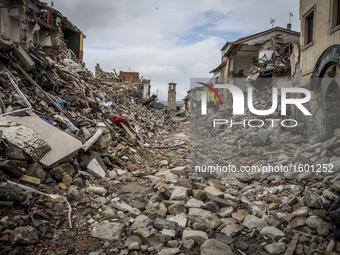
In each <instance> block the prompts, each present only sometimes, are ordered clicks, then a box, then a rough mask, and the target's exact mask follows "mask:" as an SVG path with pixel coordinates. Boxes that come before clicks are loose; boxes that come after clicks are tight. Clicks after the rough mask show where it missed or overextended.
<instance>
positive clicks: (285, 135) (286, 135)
mask: <svg viewBox="0 0 340 255" xmlns="http://www.w3.org/2000/svg"><path fill="white" fill-rule="evenodd" d="M291 137H292V134H291V133H290V132H285V133H283V134H281V135H280V137H279V141H280V143H289V139H290V138H291Z"/></svg>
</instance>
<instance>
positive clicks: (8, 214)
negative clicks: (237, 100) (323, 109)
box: [0, 27, 340, 255]
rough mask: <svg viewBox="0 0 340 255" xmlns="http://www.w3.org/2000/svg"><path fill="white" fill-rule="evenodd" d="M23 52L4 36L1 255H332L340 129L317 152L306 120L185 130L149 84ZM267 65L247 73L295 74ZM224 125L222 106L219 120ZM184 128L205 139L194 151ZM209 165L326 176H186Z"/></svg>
mask: <svg viewBox="0 0 340 255" xmlns="http://www.w3.org/2000/svg"><path fill="white" fill-rule="evenodd" d="M59 28H60V27H59ZM290 47H291V45H290V44H280V45H275V48H276V50H277V51H278V52H279V56H281V58H280V59H278V61H279V62H282V61H283V62H287V61H288V52H289V49H290ZM25 49H26V48H25V47H22V46H20V45H18V44H15V43H13V42H11V41H9V40H6V39H3V38H2V39H0V51H1V54H0V58H1V62H2V61H4V63H3V65H0V88H1V90H0V99H1V100H0V109H1V115H2V116H1V117H0V124H1V125H0V126H1V127H0V131H1V146H0V151H1V159H0V200H1V201H0V206H1V211H0V214H1V217H0V253H5V254H23V253H25V252H30V253H31V254H52V252H53V251H54V250H56V249H57V250H58V252H59V253H58V254H121V255H122V254H204V255H210V254H212V255H214V254H216V255H218V254H241V255H244V254H251V255H254V254H285V252H287V251H288V252H289V253H288V254H294V253H293V252H295V254H336V253H337V252H339V251H340V244H339V242H336V241H334V240H332V239H333V238H334V236H333V232H332V230H331V229H330V228H329V224H328V223H329V222H330V220H331V219H330V218H329V215H328V214H327V210H328V209H329V208H330V206H331V205H332V204H333V202H334V201H336V200H337V199H338V197H339V195H340V181H339V180H338V174H339V173H338V172H339V169H340V140H339V130H336V132H335V135H334V136H332V137H330V138H328V139H326V140H325V141H321V140H319V139H317V138H316V136H314V135H313V134H311V135H310V136H306V135H305V134H304V132H303V129H304V124H303V123H302V124H299V125H298V126H297V127H296V128H294V129H289V128H286V127H282V126H279V125H277V126H275V127H272V126H271V125H270V124H269V123H267V122H265V123H266V124H265V126H264V127H263V128H261V129H256V128H252V127H247V128H244V129H239V128H238V126H236V127H231V128H229V127H228V128H226V127H225V126H222V125H221V126H220V128H215V129H213V128H212V126H213V123H212V122H213V121H212V119H211V118H210V119H209V118H207V119H205V120H204V121H203V122H201V120H197V119H198V118H197V116H198V115H199V114H198V113H197V112H195V111H191V112H190V121H191V123H190V125H189V122H188V120H189V118H188V117H187V116H186V113H185V114H184V113H180V114H178V115H177V116H176V114H174V115H164V113H163V112H162V111H159V110H156V109H154V108H153V103H152V102H153V101H155V100H156V96H151V97H147V98H144V97H143V93H142V92H143V88H144V86H146V84H147V83H148V84H149V83H150V80H145V79H138V80H136V81H132V80H131V81H125V80H124V79H122V77H121V76H119V75H117V74H116V73H105V72H103V71H102V70H101V69H100V67H99V65H98V66H97V67H96V71H98V75H96V78H94V77H93V74H92V73H91V72H90V71H88V70H87V69H86V68H85V67H84V63H82V62H81V61H79V60H78V59H77V58H75V57H74V56H73V55H72V54H70V52H68V51H65V49H61V50H60V51H58V50H54V51H51V52H49V53H48V54H47V53H46V52H44V51H42V49H41V48H39V47H37V48H28V50H27V51H26V50H25ZM12 55H13V56H14V57H15V59H17V61H16V60H15V59H14V58H13V59H12V58H11V57H10V56H12ZM6 59H7V61H6ZM287 63H288V62H287ZM268 66H269V67H270V68H267V67H268ZM43 67H44V68H43ZM267 67H266V66H265V65H264V64H261V65H256V68H255V67H254V68H255V69H256V71H254V72H253V73H252V74H251V76H252V77H253V76H256V77H257V75H258V74H259V73H261V75H266V74H271V73H275V74H277V75H278V74H280V73H285V74H286V73H287V72H288V71H289V68H288V67H287V66H286V65H285V66H282V63H281V64H277V63H267ZM255 69H254V70H255ZM46 70H47V71H46ZM250 78H251V77H250ZM253 78H254V77H253ZM12 82H13V83H14V84H15V85H16V86H13V83H12ZM149 85H150V84H149ZM270 91H271V90H270V89H269V88H260V89H259V91H256V92H255V91H254V95H253V96H254V98H255V99H256V100H255V102H254V107H255V108H256V109H260V108H261V107H262V108H265V109H268V108H270V106H271V105H270V104H271V100H269V99H270V98H271V92H270ZM26 101H27V102H26ZM28 108H29V110H27V109H28ZM290 110H291V109H290ZM225 116H231V114H230V112H229V111H228V110H225V109H220V110H218V111H216V113H214V118H215V119H218V118H220V119H224V118H225ZM247 117H249V118H248V119H250V118H251V114H249V113H246V115H245V118H247ZM270 117H272V118H273V119H280V116H279V115H278V114H276V113H275V114H273V116H270ZM270 117H268V116H265V117H263V118H262V117H261V116H260V117H258V118H260V120H262V121H265V119H268V118H270ZM234 121H235V122H241V121H242V119H241V117H239V116H234ZM196 124H197V125H196ZM190 129H192V130H194V131H197V130H198V131H199V132H197V134H199V137H198V138H197V137H190V139H191V141H189V130H190ZM221 141H223V143H222V145H221ZM216 142H218V144H219V147H217V146H216ZM200 144H206V145H207V147H206V148H205V150H200V149H198V146H199V145H200ZM189 146H190V147H189ZM216 148H219V149H218V150H217V149H216ZM210 152H211V154H209V153H210ZM216 155H218V156H220V158H221V159H223V160H226V161H227V162H229V163H230V165H232V166H240V165H248V166H251V165H261V164H262V165H266V164H268V163H271V164H272V165H273V166H279V165H282V166H289V165H291V166H296V167H297V169H298V170H299V167H300V166H301V165H302V166H305V165H307V164H309V165H310V166H314V167H316V166H317V165H321V166H324V165H326V166H328V165H329V164H332V166H333V172H332V173H330V172H329V173H324V175H322V174H320V173H319V172H313V173H312V172H311V171H302V170H301V169H300V170H301V171H294V172H292V171H291V172H288V173H286V175H281V174H275V173H274V174H273V173H272V172H271V173H269V172H268V173H254V174H235V175H232V174H230V175H219V174H216V173H211V174H210V173H205V174H198V173H197V172H195V171H192V169H191V168H190V164H189V163H190V160H192V159H193V158H195V159H196V158H199V159H200V156H203V159H204V160H205V161H207V162H210V161H209V160H210V158H209V157H210V156H214V157H215V156H216ZM226 161H224V162H226ZM212 162H213V161H212ZM201 163H202V162H201ZM201 165H203V163H202V164H201ZM19 183H23V184H28V185H30V186H33V187H35V188H36V189H38V190H41V191H43V192H45V193H39V192H36V193H35V192H33V191H32V190H23V189H22V188H21V187H20V186H19V185H18V184H19ZM43 194H49V195H50V196H46V195H43ZM53 195H59V196H58V198H56V197H55V198H54V197H53ZM60 196H63V197H64V198H67V200H68V202H69V204H70V206H71V208H72V210H69V208H68V204H67V203H66V201H65V200H63V199H62V197H60ZM68 218H70V220H71V222H72V224H69V219H68ZM296 233H299V235H300V237H299V238H298V239H297V238H296V240H293V237H294V236H296V235H295V234H296ZM292 240H293V241H292ZM290 244H292V245H290ZM288 247H290V248H291V250H293V251H289V249H290V248H288Z"/></svg>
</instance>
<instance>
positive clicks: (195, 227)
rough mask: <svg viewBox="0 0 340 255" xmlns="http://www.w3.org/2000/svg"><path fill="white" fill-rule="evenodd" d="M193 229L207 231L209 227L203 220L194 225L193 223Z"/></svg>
mask: <svg viewBox="0 0 340 255" xmlns="http://www.w3.org/2000/svg"><path fill="white" fill-rule="evenodd" d="M192 229H193V230H201V231H206V229H207V227H206V226H205V225H204V224H203V223H201V222H195V223H194V224H193V225H192Z"/></svg>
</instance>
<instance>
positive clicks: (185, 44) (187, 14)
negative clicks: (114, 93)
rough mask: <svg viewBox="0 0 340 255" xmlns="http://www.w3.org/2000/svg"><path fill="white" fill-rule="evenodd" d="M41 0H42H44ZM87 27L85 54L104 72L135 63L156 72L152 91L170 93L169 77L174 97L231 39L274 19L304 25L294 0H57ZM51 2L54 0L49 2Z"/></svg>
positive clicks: (204, 72)
mask: <svg viewBox="0 0 340 255" xmlns="http://www.w3.org/2000/svg"><path fill="white" fill-rule="evenodd" d="M42 2H44V0H42ZM45 2H47V1H45ZM53 2H54V6H53V7H54V8H55V9H57V10H59V11H60V12H61V13H62V14H63V15H64V16H66V17H67V18H68V19H69V20H70V21H71V22H72V23H73V24H74V25H76V26H77V27H78V28H79V29H80V30H81V31H82V32H83V33H84V34H85V35H86V39H85V40H84V62H85V63H86V67H87V68H88V69H90V70H91V71H92V72H94V68H95V65H96V63H99V64H100V67H101V68H102V69H103V70H104V71H107V72H112V70H113V68H115V70H116V71H117V72H119V71H120V70H123V71H129V68H130V71H134V72H139V74H140V76H143V77H144V78H146V79H151V93H155V94H156V93H157V90H158V99H159V101H164V100H165V101H166V100H167V90H168V83H169V82H172V81H173V82H176V83H177V101H181V100H182V99H183V98H184V97H185V96H186V94H187V93H186V92H187V91H188V90H189V86H190V78H200V77H204V78H206V77H212V74H210V73H209V72H210V71H211V70H212V69H214V68H215V67H217V66H218V65H219V64H220V63H221V51H220V49H221V48H222V46H223V45H224V44H225V43H226V42H227V41H234V40H237V39H238V38H240V37H244V36H247V35H251V34H254V33H258V32H261V31H264V30H267V29H270V28H271V24H270V19H271V18H275V19H276V23H275V26H280V27H284V28H286V26H287V23H288V21H289V12H293V15H294V17H292V30H295V31H300V21H299V1H297V0H286V1H278V0H239V1H231V0H209V1H207V0H205V1H204V0H180V1H179V0H171V1H164V0H162V1H161V0H96V1H93V0H53ZM47 3H48V5H49V6H50V4H51V2H47Z"/></svg>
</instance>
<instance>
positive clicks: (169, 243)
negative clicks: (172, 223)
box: [167, 240, 178, 248]
mask: <svg viewBox="0 0 340 255" xmlns="http://www.w3.org/2000/svg"><path fill="white" fill-rule="evenodd" d="M177 245H178V241H177V240H171V241H169V242H168V244H167V247H170V248H175V247H177Z"/></svg>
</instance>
